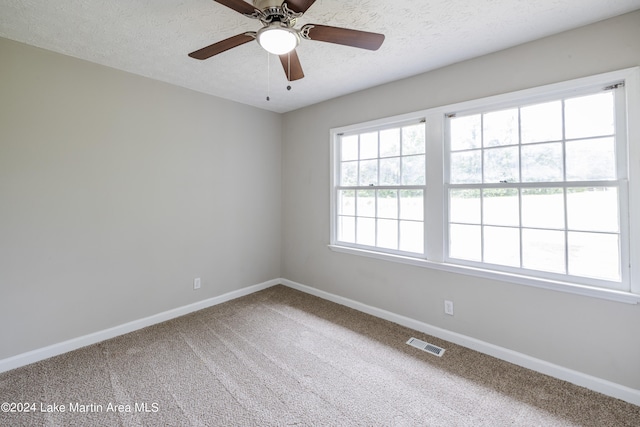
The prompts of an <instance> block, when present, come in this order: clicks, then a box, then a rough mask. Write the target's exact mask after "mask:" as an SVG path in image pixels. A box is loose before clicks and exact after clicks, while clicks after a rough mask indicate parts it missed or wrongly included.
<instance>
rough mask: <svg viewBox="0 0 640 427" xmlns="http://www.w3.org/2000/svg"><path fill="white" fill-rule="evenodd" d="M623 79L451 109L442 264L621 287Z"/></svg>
mask: <svg viewBox="0 0 640 427" xmlns="http://www.w3.org/2000/svg"><path fill="white" fill-rule="evenodd" d="M621 86H622V85H621V84H620V85H612V86H610V87H608V88H606V89H603V88H601V87H597V88H594V89H590V90H588V91H587V93H585V94H582V95H579V96H575V95H572V96H570V97H561V98H558V97H557V96H556V97H553V98H552V99H551V100H545V101H542V102H540V101H538V102H535V103H525V104H518V105H516V106H512V107H509V108H503V109H499V110H492V109H486V110H482V111H481V112H472V113H469V114H455V115H449V116H448V119H447V124H448V130H449V132H448V137H447V138H446V141H447V145H448V157H449V165H450V167H449V181H448V183H447V184H446V187H447V193H448V228H447V230H448V240H447V242H448V256H447V260H448V261H449V262H462V263H467V264H470V265H487V266H491V267H490V268H495V269H498V270H504V271H517V272H518V273H524V274H535V275H538V276H540V277H548V278H551V279H559V280H570V281H572V282H576V283H584V284H591V285H598V286H603V287H610V288H619V287H620V284H621V282H622V274H623V268H622V252H623V250H622V247H623V246H625V242H624V240H625V237H624V236H623V235H622V234H621V228H622V227H621V225H622V224H621V223H622V222H624V218H623V217H622V216H621V210H620V201H621V197H622V195H623V193H624V189H625V188H626V187H625V185H626V179H625V178H626V169H625V167H624V158H622V159H618V158H617V157H618V156H619V155H621V154H622V150H619V149H618V148H619V147H618V145H619V144H618V142H619V141H620V138H619V136H618V135H617V132H616V122H617V120H616V112H618V113H619V111H620V110H624V105H618V107H619V108H616V104H620V102H619V101H620V100H619V99H617V98H619V96H618V93H619V92H622V91H623V89H622V87H621ZM617 101H618V102H617ZM623 119H624V118H621V120H623ZM465 261H466V262H465Z"/></svg>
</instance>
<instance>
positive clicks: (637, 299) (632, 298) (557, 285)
mask: <svg viewBox="0 0 640 427" xmlns="http://www.w3.org/2000/svg"><path fill="white" fill-rule="evenodd" d="M329 249H331V250H332V251H334V252H341V253H346V254H351V255H358V256H364V257H368V258H375V259H380V260H384V261H390V262H397V263H401V264H408V265H414V266H417V267H423V268H431V269H434V270H441V271H448V272H451V273H458V274H464V275H468V276H474V277H482V278H485V279H493V280H499V281H502V282H508V283H515V284H519V285H526V286H533V287H536V288H542V289H549V290H553V291H558V292H565V293H570V294H575V295H581V296H588V297H593V298H599V299H604V300H608V301H616V302H622V303H626V304H638V303H640V295H638V294H632V293H630V292H624V291H618V290H613V289H603V288H594V287H589V286H584V285H577V284H574V283H566V282H557V281H552V280H544V279H538V278H534V277H527V276H520V275H517V274H510V273H502V272H497V271H490V270H483V269H480V268H473V267H466V266H460V265H454V264H447V263H439V262H434V261H428V260H424V259H418V258H411V257H405V256H400V255H392V254H385V253H380V252H373V251H367V250H363V249H356V248H351V247H346V246H338V245H329Z"/></svg>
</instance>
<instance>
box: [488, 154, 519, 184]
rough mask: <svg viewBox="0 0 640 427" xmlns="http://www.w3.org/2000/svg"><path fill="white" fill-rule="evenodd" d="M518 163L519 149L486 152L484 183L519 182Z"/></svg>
mask: <svg viewBox="0 0 640 427" xmlns="http://www.w3.org/2000/svg"><path fill="white" fill-rule="evenodd" d="M518 163H519V161H518V147H508V148H491V149H488V150H485V152H484V182H492V183H493V182H502V181H507V182H518V181H519V172H518Z"/></svg>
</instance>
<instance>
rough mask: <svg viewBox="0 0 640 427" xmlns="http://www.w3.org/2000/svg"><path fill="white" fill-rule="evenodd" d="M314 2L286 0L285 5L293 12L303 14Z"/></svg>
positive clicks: (313, 0) (312, 0)
mask: <svg viewBox="0 0 640 427" xmlns="http://www.w3.org/2000/svg"><path fill="white" fill-rule="evenodd" d="M315 2H316V0H286V1H285V3H286V4H287V6H288V7H289V9H291V10H292V11H294V12H300V13H305V12H306V11H307V9H309V8H310V7H311V5H312V4H314V3H315Z"/></svg>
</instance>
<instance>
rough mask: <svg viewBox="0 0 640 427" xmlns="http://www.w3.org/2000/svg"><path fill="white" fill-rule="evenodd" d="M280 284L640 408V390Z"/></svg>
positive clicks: (348, 301)
mask: <svg viewBox="0 0 640 427" xmlns="http://www.w3.org/2000/svg"><path fill="white" fill-rule="evenodd" d="M280 283H282V284H283V285H285V286H288V287H290V288H293V289H297V290H299V291H302V292H305V293H308V294H311V295H315V296H317V297H320V298H322V299H326V300H328V301H332V302H335V303H337V304H341V305H344V306H347V307H350V308H353V309H355V310H358V311H361V312H363V313H367V314H370V315H372V316H375V317H379V318H381V319H385V320H388V321H390V322H394V323H397V324H399V325H402V326H405V327H407V328H411V329H414V330H416V331H419V332H423V333H425V334H428V335H431V336H434V337H437V338H440V339H443V340H446V341H449V342H452V343H454V344H458V345H461V346H463V347H467V348H470V349H472V350H476V351H479V352H480V353H484V354H487V355H489V356H492V357H495V358H496V359H501V360H504V361H507V362H510V363H513V364H514V365H518V366H522V367H524V368H527V369H531V370H533V371H536V372H540V373H542V374H545V375H549V376H551V377H554V378H558V379H560V380H563V381H567V382H570V383H572V384H575V385H578V386H581V387H585V388H588V389H590V390H593V391H596V392H598V393H602V394H605V395H607V396H611V397H615V398H617V399H620V400H624V401H625V402H629V403H632V404H634V405H638V406H640V390H636V389H633V388H630V387H627V386H623V385H620V384H617V383H614V382H611V381H607V380H604V379H602V378H598V377H594V376H591V375H587V374H584V373H582V372H578V371H574V370H572V369H568V368H565V367H562V366H559V365H554V364H553V363H549V362H546V361H544V360H541V359H536V358H534V357H531V356H527V355H526V354H523V353H518V352H516V351H513V350H509V349H506V348H504V347H499V346H497V345H493V344H490V343H487V342H484V341H481V340H478V339H475V338H471V337H468V336H466V335H462V334H458V333H456V332H451V331H448V330H446V329H442V328H438V327H436V326H432V325H429V324H427V323H424V322H420V321H418V320H415V319H411V318H409V317H405V316H402V315H399V314H395V313H392V312H390V311H386V310H382V309H380V308H376V307H372V306H369V305H366V304H363V303H361V302H358V301H354V300H351V299H348V298H344V297H341V296H339V295H334V294H331V293H328V292H325V291H321V290H319V289H316V288H312V287H310V286H307V285H303V284H300V283H296V282H293V281H291V280H287V279H280Z"/></svg>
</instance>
